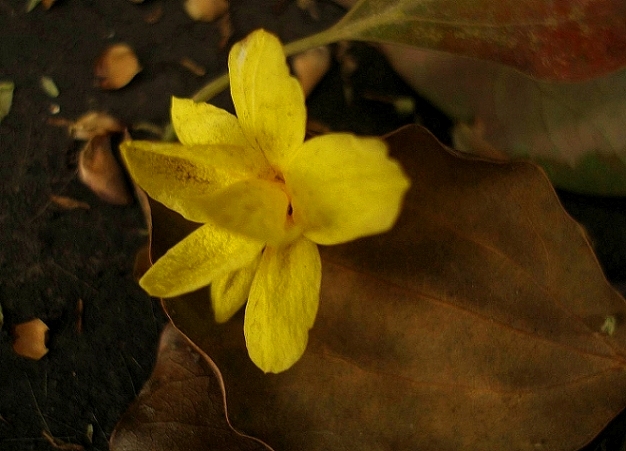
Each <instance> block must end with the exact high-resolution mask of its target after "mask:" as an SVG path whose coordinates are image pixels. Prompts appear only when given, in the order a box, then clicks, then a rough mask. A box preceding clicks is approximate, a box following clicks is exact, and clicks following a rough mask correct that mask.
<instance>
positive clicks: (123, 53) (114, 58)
mask: <svg viewBox="0 0 626 451" xmlns="http://www.w3.org/2000/svg"><path fill="white" fill-rule="evenodd" d="M94 72H95V75H96V85H97V86H98V87H100V88H102V89H119V88H122V87H124V86H126V85H127V84H128V83H129V82H130V81H131V80H132V79H133V77H134V76H135V75H137V74H138V73H139V72H141V65H140V64H139V60H138V59H137V55H135V52H134V51H133V49H132V48H131V47H130V46H129V45H128V44H124V43H119V44H113V45H111V46H109V47H107V48H106V49H105V50H104V52H102V53H101V54H100V56H99V57H98V59H97V60H96V66H95V69H94Z"/></svg>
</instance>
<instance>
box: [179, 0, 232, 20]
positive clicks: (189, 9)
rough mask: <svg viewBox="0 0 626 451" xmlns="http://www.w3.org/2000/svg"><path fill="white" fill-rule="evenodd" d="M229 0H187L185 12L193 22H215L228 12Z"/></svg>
mask: <svg viewBox="0 0 626 451" xmlns="http://www.w3.org/2000/svg"><path fill="white" fill-rule="evenodd" d="M228 6H229V5H228V0H186V1H185V5H184V7H185V12H186V13H187V14H188V15H189V17H191V18H192V19H193V20H199V21H202V22H213V21H214V20H215V19H218V18H220V17H222V16H223V15H224V14H226V12H227V11H228Z"/></svg>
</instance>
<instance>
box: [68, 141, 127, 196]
mask: <svg viewBox="0 0 626 451" xmlns="http://www.w3.org/2000/svg"><path fill="white" fill-rule="evenodd" d="M78 178H79V179H80V181H81V182H83V183H84V184H85V185H87V186H88V187H89V188H90V189H91V190H92V191H93V192H94V193H96V194H97V195H98V197H99V198H100V199H102V200H104V201H105V202H109V203H111V204H114V205H128V204H130V203H131V202H132V201H133V197H132V195H131V193H130V191H129V189H128V186H127V183H126V180H125V179H124V174H123V172H122V168H121V167H120V165H119V163H118V162H117V160H116V159H115V156H114V155H113V151H112V150H111V138H110V137H109V136H108V135H104V136H103V135H98V136H94V137H93V138H91V139H90V140H89V141H88V142H87V143H86V144H85V146H84V147H83V149H82V150H81V151H80V154H79V155H78Z"/></svg>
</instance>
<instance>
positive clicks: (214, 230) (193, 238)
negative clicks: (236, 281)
mask: <svg viewBox="0 0 626 451" xmlns="http://www.w3.org/2000/svg"><path fill="white" fill-rule="evenodd" d="M263 246H264V244H263V243H261V242H259V241H255V240H251V239H249V238H246V237H243V236H241V235H235V234H233V233H231V232H229V231H228V230H224V229H222V228H221V227H218V226H215V225H213V224H211V223H208V224H205V225H203V226H202V227H200V228H199V229H197V230H195V231H194V232H192V233H191V234H190V235H189V236H187V237H186V238H185V239H184V240H183V241H181V242H180V243H178V244H177V245H176V246H174V247H173V248H171V249H170V250H169V251H167V252H166V253H165V255H163V256H162V257H161V258H160V259H158V260H157V261H156V263H155V264H154V265H153V266H152V267H151V268H150V269H149V270H148V271H147V272H146V273H145V274H144V276H143V277H142V278H141V280H140V281H139V285H141V287H142V288H143V289H144V290H146V291H147V292H148V293H149V294H150V295H152V296H156V297H162V298H169V297H174V296H178V295H180V294H184V293H189V292H191V291H194V290H197V289H198V288H202V287H204V286H206V285H209V284H210V283H211V282H212V281H213V280H214V279H215V278H216V277H219V276H221V275H223V274H225V273H227V272H230V271H235V270H237V269H240V268H243V267H244V266H247V265H250V263H251V262H252V261H253V260H254V259H255V258H256V257H257V256H258V255H259V253H260V252H261V250H262V249H263Z"/></svg>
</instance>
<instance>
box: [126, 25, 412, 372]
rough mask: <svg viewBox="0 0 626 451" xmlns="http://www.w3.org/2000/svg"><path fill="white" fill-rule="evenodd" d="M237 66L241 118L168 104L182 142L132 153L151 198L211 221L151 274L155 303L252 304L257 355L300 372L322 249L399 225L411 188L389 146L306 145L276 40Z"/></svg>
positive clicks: (238, 54) (225, 313)
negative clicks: (185, 297) (202, 298)
mask: <svg viewBox="0 0 626 451" xmlns="http://www.w3.org/2000/svg"><path fill="white" fill-rule="evenodd" d="M228 66H229V71H230V86H231V94H232V98H233V102H234V105H235V110H236V113H237V116H236V117H235V116H233V115H232V114H230V113H228V112H226V111H224V110H221V109H219V108H216V107H214V106H212V105H209V104H204V103H203V104H196V103H194V102H192V101H191V100H182V99H176V98H174V99H173V100H172V122H173V125H174V129H175V130H176V134H177V135H178V138H179V140H180V142H181V144H178V143H176V144H174V143H155V142H147V141H131V142H127V143H124V144H123V145H122V155H123V158H124V160H125V162H126V165H127V167H128V169H129V171H130V173H131V176H132V177H133V178H134V179H135V180H136V181H137V183H138V184H139V185H140V186H141V187H142V188H143V189H144V190H146V192H147V193H148V194H149V195H150V196H151V197H153V198H154V199H156V200H157V201H159V202H161V203H163V204H164V205H166V206H167V207H169V208H171V209H172V210H175V211H177V212H178V213H180V214H182V215H183V216H184V217H185V218H187V219H188V220H190V221H194V222H200V223H204V224H203V225H202V226H201V227H200V228H198V229H197V230H196V231H194V232H193V233H191V234H190V235H189V236H188V237H186V238H185V239H184V240H183V241H181V242H180V243H178V244H177V245H176V246H174V247H173V248H172V249H170V250H169V251H168V252H167V253H166V254H165V255H164V256H163V257H161V258H160V259H159V260H158V261H157V262H156V263H155V264H154V266H153V267H152V268H150V270H149V271H148V272H147V273H146V274H145V275H144V276H143V278H142V279H141V281H140V284H141V286H142V287H143V288H144V289H145V290H146V291H147V292H148V293H150V294H151V295H153V296H157V297H173V296H177V295H180V294H183V293H187V292H190V291H193V290H196V289H198V288H201V287H204V286H207V285H209V284H210V285H211V302H212V306H213V310H214V313H215V318H216V320H217V321H218V322H224V321H227V320H228V319H229V318H230V317H231V316H232V315H234V314H235V312H236V311H237V310H239V309H240V308H241V307H242V306H243V305H244V304H245V302H246V300H247V301H248V303H247V306H246V312H245V320H244V334H245V338H246V345H247V347H248V352H249V354H250V358H251V359H252V361H253V362H254V363H255V364H256V365H257V366H258V367H259V368H261V369H262V370H263V371H265V372H280V371H283V370H285V369H287V368H289V367H290V366H291V365H293V364H294V363H295V362H296V361H297V360H298V359H299V358H300V356H301V355H302V354H303V353H304V350H305V348H306V344H307V340H308V333H309V329H310V328H311V327H312V326H313V322H314V320H315V315H316V313H317V307H318V302H319V291H320V283H321V274H322V269H321V261H320V256H319V253H318V250H317V245H316V244H315V243H318V244H338V243H343V242H346V241H350V240H353V239H355V238H359V237H362V236H367V235H372V234H376V233H380V232H384V231H386V230H388V229H390V228H391V227H392V226H393V224H394V222H395V220H396V218H397V216H398V214H399V211H400V208H401V203H402V198H403V196H404V193H405V192H406V190H407V189H408V187H409V181H408V179H407V178H406V176H405V175H404V173H403V172H402V169H401V168H400V166H399V165H398V164H397V163H396V162H395V161H393V160H391V159H390V158H389V157H388V156H387V148H386V146H385V144H384V142H383V141H382V140H380V139H375V138H358V137H355V136H353V135H351V134H347V133H334V134H328V135H324V136H319V137H316V138H313V139H310V140H308V141H306V142H304V135H305V125H306V107H305V103H304V95H303V93H302V89H301V87H300V84H299V83H298V81H297V80H296V79H295V78H293V77H291V76H290V75H289V68H288V66H287V64H286V61H285V55H284V53H283V50H282V46H281V44H280V42H279V41H278V39H277V38H276V37H275V36H273V35H271V34H269V33H267V32H265V31H263V30H259V31H256V32H254V33H252V34H251V35H250V36H249V37H248V38H246V39H245V40H244V41H242V42H240V43H237V44H235V46H234V47H233V49H232V50H231V52H230V56H229V60H228Z"/></svg>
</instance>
